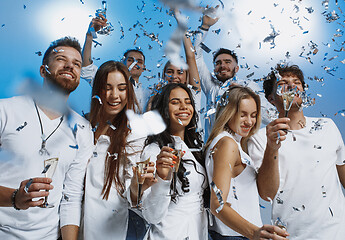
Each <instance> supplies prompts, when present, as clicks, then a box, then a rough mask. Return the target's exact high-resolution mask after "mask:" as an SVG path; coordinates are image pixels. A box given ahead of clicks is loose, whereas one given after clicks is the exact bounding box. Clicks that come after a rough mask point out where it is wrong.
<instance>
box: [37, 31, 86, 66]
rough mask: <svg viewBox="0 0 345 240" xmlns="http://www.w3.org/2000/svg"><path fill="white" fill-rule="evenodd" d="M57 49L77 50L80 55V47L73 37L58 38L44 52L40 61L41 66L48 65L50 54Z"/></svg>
mask: <svg viewBox="0 0 345 240" xmlns="http://www.w3.org/2000/svg"><path fill="white" fill-rule="evenodd" d="M57 47H72V48H74V49H75V50H77V51H78V52H79V53H80V55H81V46H80V44H79V42H78V40H77V39H76V38H74V37H63V38H59V39H57V40H55V41H54V42H52V43H51V44H50V45H49V47H48V48H47V50H46V51H45V53H44V55H43V59H42V65H46V64H48V60H49V56H50V54H51V53H52V51H53V49H54V48H57Z"/></svg>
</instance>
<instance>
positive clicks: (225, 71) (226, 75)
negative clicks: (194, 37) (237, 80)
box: [214, 53, 239, 82]
mask: <svg viewBox="0 0 345 240" xmlns="http://www.w3.org/2000/svg"><path fill="white" fill-rule="evenodd" d="M238 69H239V67H238V65H237V63H236V60H235V59H234V58H233V57H232V56H231V55H230V54H226V53H222V54H219V55H218V56H217V58H216V59H215V60H214V73H215V74H216V77H217V79H218V80H220V81H222V82H225V81H226V80H228V79H230V78H233V77H234V76H235V74H236V73H237V72H238Z"/></svg>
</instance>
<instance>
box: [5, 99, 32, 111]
mask: <svg viewBox="0 0 345 240" xmlns="http://www.w3.org/2000/svg"><path fill="white" fill-rule="evenodd" d="M30 102H33V100H32V98H31V97H29V96H15V97H10V98H2V99H0V104H1V105H4V106H8V107H10V108H13V104H16V105H17V104H18V105H21V104H22V105H23V106H25V105H27V104H29V103H30ZM9 104H11V105H9Z"/></svg>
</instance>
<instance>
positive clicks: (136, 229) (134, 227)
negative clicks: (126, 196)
mask: <svg viewBox="0 0 345 240" xmlns="http://www.w3.org/2000/svg"><path fill="white" fill-rule="evenodd" d="M128 211H129V216H128V229H127V237H126V240H141V239H143V238H144V236H145V233H146V230H147V223H146V222H145V220H144V219H142V218H141V217H140V216H139V215H138V214H136V213H135V212H133V211H132V210H128Z"/></svg>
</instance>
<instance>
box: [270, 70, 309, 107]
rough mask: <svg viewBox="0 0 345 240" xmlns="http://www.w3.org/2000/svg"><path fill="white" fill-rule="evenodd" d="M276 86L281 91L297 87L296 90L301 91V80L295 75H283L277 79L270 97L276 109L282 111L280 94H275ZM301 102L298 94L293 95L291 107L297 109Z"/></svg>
mask: <svg viewBox="0 0 345 240" xmlns="http://www.w3.org/2000/svg"><path fill="white" fill-rule="evenodd" d="M277 88H281V89H282V90H283V91H288V90H291V89H295V88H297V90H298V91H300V92H303V91H304V90H303V83H302V81H301V80H300V79H299V78H298V77H297V76H295V75H284V76H282V77H281V79H280V80H279V81H277V83H276V86H275V89H274V92H273V97H272V100H271V101H272V103H273V104H274V105H275V106H276V107H277V109H278V111H279V112H281V111H283V109H284V107H283V99H282V97H281V96H278V95H277V93H276V92H277ZM301 104H302V99H301V98H300V97H299V96H295V98H294V100H293V102H292V105H291V109H298V110H299V108H300V106H301Z"/></svg>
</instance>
